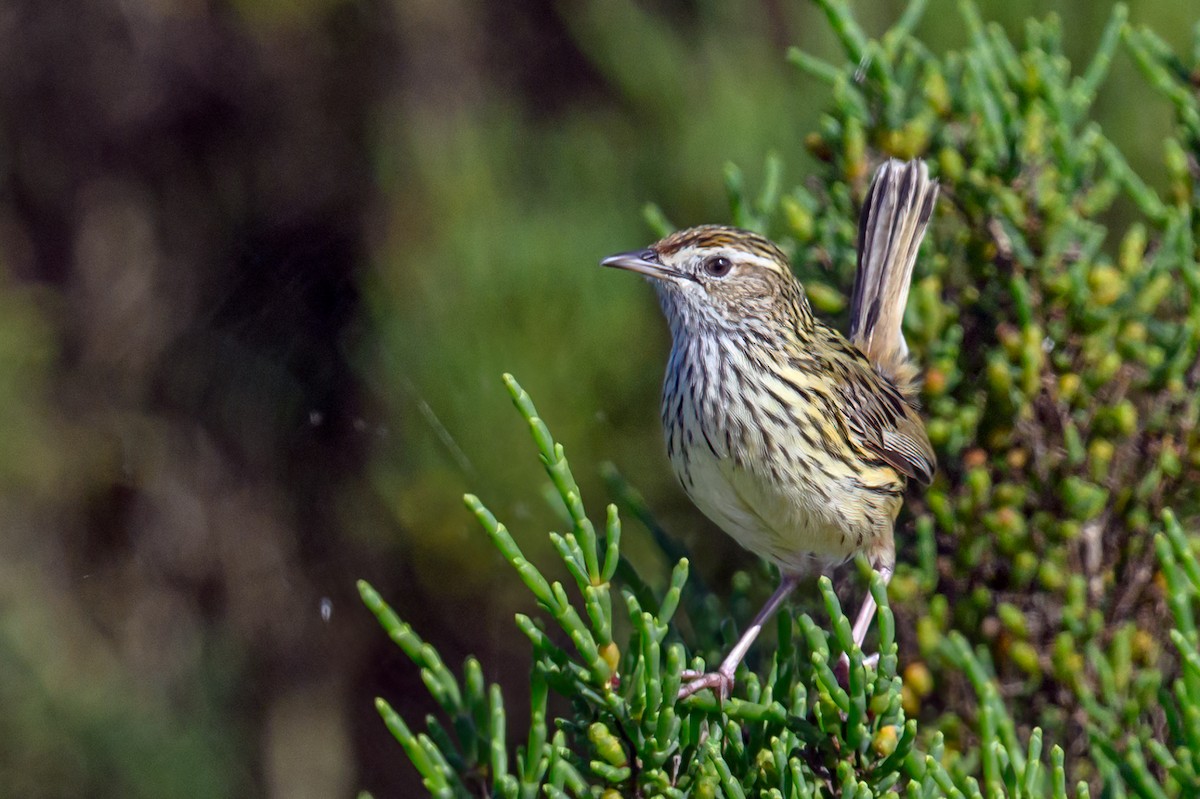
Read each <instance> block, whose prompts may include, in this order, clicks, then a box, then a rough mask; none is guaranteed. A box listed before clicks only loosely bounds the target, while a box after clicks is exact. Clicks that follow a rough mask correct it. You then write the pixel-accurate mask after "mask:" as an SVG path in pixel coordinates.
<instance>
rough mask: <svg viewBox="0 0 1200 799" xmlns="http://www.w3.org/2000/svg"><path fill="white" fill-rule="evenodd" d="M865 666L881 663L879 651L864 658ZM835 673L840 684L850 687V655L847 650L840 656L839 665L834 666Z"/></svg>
mask: <svg viewBox="0 0 1200 799" xmlns="http://www.w3.org/2000/svg"><path fill="white" fill-rule="evenodd" d="M863 665H864V666H871V667H875V666H878V665H879V653H878V652H876V653H875V654H874V655H871V656H869V657H865V658H863ZM833 674H834V676H835V677H837V681H838V685H840V686H842V687H843V688H847V689H848V688H849V687H850V656H849V655H847V654H846V653H845V652H843V653H842V656H841V657H840V658H838V662H837V665H836V666H834V667H833Z"/></svg>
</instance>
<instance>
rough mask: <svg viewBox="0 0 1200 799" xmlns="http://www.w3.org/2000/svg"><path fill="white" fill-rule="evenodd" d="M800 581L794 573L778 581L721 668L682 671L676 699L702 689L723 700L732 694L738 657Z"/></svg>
mask: <svg viewBox="0 0 1200 799" xmlns="http://www.w3.org/2000/svg"><path fill="white" fill-rule="evenodd" d="M799 582H800V577H799V576H798V575H795V574H785V575H783V577H782V578H780V580H779V587H778V588H776V589H775V593H773V594H771V598H770V599H768V600H767V602H766V604H765V605H763V606H762V610H760V611H759V612H758V615H757V616H755V617H754V621H752V622H750V626H749V627H747V628H746V631H745V632H744V633H742V637H741V638H739V639H738V642H737V644H735V645H734V647H733V649H731V650H730V651H729V654H728V655H726V656H725V659H724V660H722V661H721V665H720V666H718V667H717V670H716V671H710V672H708V673H707V674H701V673H699V672H695V671H685V672H684V673H683V679H684V680H685V681H686V684H684V685H683V686H682V687H681V688H680V689H679V699H684V698H686V697H689V696H691V695H692V694H694V693H696V692H697V691H703V690H704V689H705V688H713V689H716V691H717V698H718V699H721V700H725V699H728V698H729V695H730V694H731V693H733V675H734V674H735V673H736V672H737V667H738V664H739V663H741V662H742V658H744V657H746V653H747V652H748V651H750V646H751V645H752V644H753V643H754V639H755V638H758V634H759V633H760V632H762V628H763V625H765V624H766V623H767V621H768V620H770V618H771V616H773V615H775V611H777V610H779V606H780V605H782V604H783V600H785V599H787V597H788V594H790V593H792V591H793V590H795V588H796V586H797V585H798V584H799Z"/></svg>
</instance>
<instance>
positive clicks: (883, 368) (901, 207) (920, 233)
mask: <svg viewBox="0 0 1200 799" xmlns="http://www.w3.org/2000/svg"><path fill="white" fill-rule="evenodd" d="M937 193H938V185H937V183H936V182H935V181H932V180H930V179H929V170H928V169H927V168H926V166H925V162H924V161H909V162H908V163H904V162H901V161H896V160H891V161H888V162H887V163H885V164H883V165H882V166H880V167H879V169H878V170H877V171H876V173H875V178H874V180H873V181H872V182H871V188H870V190H869V191H868V192H867V199H866V201H865V202H864V203H863V208H862V215H861V216H860V217H859V221H858V273H857V275H856V276H855V278H854V293H853V295H852V296H851V299H850V341H852V342H853V343H854V344H855V346H857V347H858V348H859V349H860V350H862V352H863V353H864V354H865V355H866V356H867V357H868V358H869V359H870V360H871V362H872V363H873V364H875V366H876V368H878V369H879V371H880V372H882V373H883V374H885V375H887V376H889V377H891V378H892V379H893V380H895V381H896V382H897V384H898V385H899V387H900V388H901V389H907V388H909V385H907V384H910V383H911V382H912V380H913V377H914V372H913V370H912V367H910V366H909V365H908V344H906V343H905V341H904V333H903V332H902V331H901V329H900V325H901V323H902V322H903V320H904V306H905V304H906V303H907V302H908V286H909V283H910V281H911V280H912V270H913V264H914V263H916V260H917V250H919V249H920V247H921V239H922V238H923V237H924V236H925V228H926V227H928V225H929V217H930V216H931V215H932V213H933V203H934V200H936V199H937Z"/></svg>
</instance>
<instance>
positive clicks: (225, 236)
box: [0, 0, 1195, 797]
mask: <svg viewBox="0 0 1200 799" xmlns="http://www.w3.org/2000/svg"><path fill="white" fill-rule="evenodd" d="M981 5H982V12H983V16H984V18H985V19H988V20H994V21H997V22H999V23H1000V24H1002V25H1003V26H1004V27H1005V28H1006V29H1007V30H1008V31H1009V32H1010V33H1012V34H1013V35H1018V36H1019V35H1020V31H1021V30H1022V21H1023V19H1024V18H1025V17H1026V16H1028V15H1030V14H1038V15H1041V14H1044V13H1046V12H1047V5H1049V6H1052V7H1053V9H1054V11H1055V12H1056V13H1058V14H1059V15H1060V16H1062V17H1063V18H1064V20H1065V21H1066V25H1065V29H1066V31H1067V40H1066V43H1065V46H1066V49H1067V52H1068V53H1070V54H1071V55H1072V57H1073V59H1074V60H1075V61H1076V63H1077V64H1078V63H1084V62H1085V60H1086V57H1087V55H1088V54H1090V52H1091V51H1092V49H1093V48H1094V46H1095V43H1096V40H1097V38H1098V36H1099V31H1100V29H1101V28H1102V26H1103V24H1104V22H1105V20H1106V19H1107V17H1108V15H1109V11H1110V9H1109V7H1108V4H1103V3H1092V2H1090V1H1089V0H1072V1H1071V2H1060V3H1053V4H1043V3H1033V2H999V0H994V1H992V2H984V3H982V4H981ZM930 6H931V7H930V9H929V12H928V13H927V14H926V17H925V19H924V21H923V22H922V24H921V26H920V27H919V28H918V35H919V36H921V37H922V38H923V39H924V40H925V41H926V42H927V43H928V44H929V46H930V47H931V48H933V49H935V50H939V51H940V50H945V49H948V48H953V47H955V46H958V45H960V44H962V43H963V42H964V41H965V36H966V34H965V32H964V31H963V26H962V23H961V18H960V17H959V16H958V14H957V13H956V12H955V10H954V4H952V3H950V2H949V1H948V0H933V2H931V3H930ZM1131 7H1132V8H1131V18H1132V20H1133V22H1134V23H1135V24H1148V25H1150V26H1151V27H1153V28H1154V29H1155V30H1156V31H1158V32H1159V33H1160V34H1161V35H1162V36H1164V37H1165V38H1167V39H1168V41H1171V42H1172V43H1173V44H1174V45H1176V46H1177V47H1180V48H1182V46H1183V41H1184V38H1185V36H1186V35H1187V32H1188V30H1189V29H1190V28H1191V26H1192V24H1193V22H1194V18H1195V9H1194V7H1193V6H1192V4H1191V3H1188V2H1183V1H1182V0H1180V2H1176V3H1161V2H1149V0H1142V1H1141V2H1134V3H1131ZM855 10H856V14H857V15H858V17H859V19H860V20H861V21H862V22H863V24H864V27H866V29H867V31H868V33H869V34H872V35H877V34H878V33H880V32H881V31H883V30H884V29H886V27H887V26H888V24H890V23H891V22H893V21H894V20H895V18H896V17H897V16H898V15H899V14H900V13H901V11H902V10H903V4H901V3H898V2H886V3H875V2H872V3H867V2H861V3H857V4H856V5H855ZM790 45H799V46H801V47H803V48H805V49H807V50H809V51H811V52H814V53H816V54H818V55H823V56H828V57H832V58H840V56H839V55H838V49H837V46H836V43H835V40H834V37H833V34H832V32H831V31H830V30H829V27H828V25H827V23H826V22H825V20H824V17H823V15H822V14H821V12H820V9H819V8H818V7H817V6H815V5H811V4H808V3H804V2H776V1H774V0H760V1H759V2H736V3H718V2H704V1H699V2H665V1H661V2H637V3H634V2H626V1H625V0H603V1H602V0H591V1H590V2H577V1H575V0H564V1H563V2H552V0H530V1H529V2H517V1H515V0H509V1H508V2H488V1H487V0H449V1H448V2H432V1H431V0H408V1H407V2H405V0H397V1H396V2H387V1H386V0H296V1H295V2H282V0H229V1H228V2H200V1H199V0H124V1H123V2H101V1H98V0H75V2H61V1H60V0H7V2H6V3H4V4H3V6H0V419H2V421H0V442H2V443H0V447H2V457H0V794H2V795H6V796H10V795H11V796H24V797H42V796H45V797H57V796H117V795H120V796H154V797H161V796H195V797H207V796H214V797H218V796H258V795H270V796H287V797H310V796H311V797H337V796H350V795H353V793H354V792H355V791H356V790H358V789H361V788H365V789H369V790H371V791H373V792H374V793H375V794H376V795H377V796H380V797H385V796H407V795H412V794H413V793H414V792H416V791H417V790H418V783H417V782H416V779H415V772H413V770H412V769H411V767H410V766H409V765H408V763H407V761H406V760H405V758H404V757H403V755H402V752H401V750H400V748H399V746H398V745H397V744H396V743H395V742H394V741H393V740H392V739H391V738H390V736H389V735H388V734H387V732H386V730H385V729H384V727H383V725H382V723H381V722H380V721H379V719H378V717H377V715H376V714H375V711H374V709H373V706H372V703H371V699H372V697H373V696H376V695H383V696H386V697H388V698H389V700H391V701H392V702H393V703H394V704H395V705H397V707H398V708H399V709H401V711H402V712H405V713H406V715H408V716H409V717H410V718H413V719H419V718H420V717H421V716H422V715H423V713H424V712H425V711H427V710H429V709H431V707H432V705H431V703H430V702H429V701H428V699H427V698H426V696H425V693H424V689H423V687H422V685H421V682H420V679H419V677H418V676H417V674H416V673H415V669H414V668H413V667H412V666H411V664H409V663H408V662H407V661H406V660H404V659H403V658H402V657H401V656H400V655H399V653H398V652H397V650H395V649H394V647H392V645H391V644H390V643H388V641H387V640H386V637H385V635H384V634H383V632H382V631H381V630H380V629H379V628H378V626H377V625H376V624H375V622H374V620H373V619H372V618H371V617H370V615H369V614H368V613H367V612H366V610H365V609H364V608H363V607H362V606H361V604H360V603H359V601H358V599H357V594H356V592H355V588H354V581H355V579H356V578H360V577H362V578H366V579H368V580H370V581H371V582H372V583H373V584H374V585H375V586H376V587H377V588H378V589H379V590H380V592H381V593H382V594H383V595H384V596H385V597H386V598H387V599H388V600H389V601H390V602H392V603H393V605H394V606H395V607H396V609H397V610H398V612H400V613H401V615H402V616H403V617H404V618H405V619H406V620H407V621H409V622H411V623H412V624H413V625H414V627H415V628H416V629H417V630H418V631H419V632H420V633H421V634H422V635H423V636H425V637H426V638H427V640H429V641H431V642H433V643H435V644H437V645H438V646H439V648H440V649H441V650H442V652H443V654H444V655H445V656H446V658H447V660H448V661H450V662H451V664H452V665H455V666H457V665H458V663H459V662H461V659H462V657H463V656H464V655H465V654H466V653H468V652H473V653H475V654H477V655H478V656H479V657H480V658H481V660H482V662H483V664H484V667H485V670H486V672H487V674H488V676H489V678H491V679H496V680H499V681H500V682H501V683H503V684H504V685H505V686H506V689H507V692H508V696H509V699H510V703H511V706H513V707H517V706H520V705H521V704H523V700H522V697H523V688H522V684H523V683H524V682H525V676H526V667H527V654H526V651H527V650H526V646H525V644H524V643H523V641H522V639H521V638H520V637H519V635H518V634H517V633H516V632H515V629H514V628H513V627H512V625H511V618H512V613H513V612H514V611H515V610H517V609H523V610H526V611H528V610H530V605H531V603H530V602H529V600H528V598H527V597H526V595H525V594H524V592H523V591H522V590H520V586H519V583H517V581H515V580H514V579H512V576H511V575H510V574H509V573H508V572H507V567H506V566H505V565H504V564H503V563H502V562H501V561H500V560H499V558H498V557H497V556H496V555H495V554H494V553H493V551H492V549H491V547H490V545H489V544H488V543H487V541H486V538H485V536H484V535H483V534H482V533H481V532H480V531H479V530H478V529H476V528H475V526H474V522H473V520H472V519H471V517H470V516H469V515H468V514H467V513H466V511H465V510H464V509H463V508H462V505H461V500H460V498H461V495H462V494H463V492H464V491H467V490H470V491H474V492H476V493H478V494H480V496H481V497H482V498H483V500H484V501H485V502H487V503H488V504H489V505H490V507H492V508H493V510H495V511H496V512H497V514H498V515H499V516H501V518H502V519H503V520H504V521H506V522H507V523H508V524H509V526H510V527H511V528H512V529H513V531H514V533H515V535H516V536H517V538H518V540H519V541H520V542H521V544H522V546H524V547H525V548H526V550H527V552H528V553H530V554H531V555H532V556H533V557H534V558H535V559H541V558H543V557H544V556H545V555H546V554H547V553H548V549H549V544H548V542H547V540H546V537H545V535H544V533H545V531H546V530H548V529H551V528H553V527H555V526H557V525H558V520H557V519H556V517H555V515H554V513H553V511H552V510H551V509H550V508H549V506H548V505H547V503H546V502H545V501H544V500H543V494H542V493H541V491H540V490H539V486H541V485H542V483H543V477H542V476H541V474H540V472H539V469H538V463H537V461H536V457H535V455H534V451H533V448H532V445H531V444H530V442H529V441H528V436H527V432H526V430H525V429H524V428H523V425H522V424H521V423H520V420H519V419H518V417H517V416H516V414H515V413H514V412H513V411H512V409H511V407H510V405H509V402H508V399H507V396H506V394H505V392H504V390H503V387H502V386H501V383H500V380H499V378H500V374H501V373H502V372H505V371H511V372H513V373H514V374H516V375H517V376H518V378H519V379H520V380H521V381H522V383H523V384H524V385H525V387H526V388H527V389H528V390H529V391H530V393H531V394H532V395H533V397H534V399H535V400H536V401H537V403H538V406H539V408H540V410H541V411H542V413H543V414H544V415H545V417H546V418H547V420H548V422H549V423H550V425H551V427H552V429H553V430H554V432H555V434H556V435H557V437H558V438H559V439H560V440H561V441H563V442H565V444H566V445H567V446H568V452H569V454H570V456H571V459H572V462H573V463H574V465H575V469H576V474H577V476H578V477H579V479H580V480H581V483H582V485H583V489H584V492H585V498H586V499H587V501H588V504H589V506H590V507H591V508H592V509H593V510H599V509H600V508H601V507H602V505H603V503H604V502H606V501H607V499H608V497H607V496H606V493H605V489H604V486H603V484H602V482H601V481H600V479H599V477H598V472H597V468H596V467H597V465H598V464H600V463H602V462H605V461H611V462H613V463H615V464H616V465H617V467H618V468H619V469H620V471H621V472H622V473H623V474H624V475H625V476H626V477H627V478H628V479H629V480H630V481H631V482H632V483H633V484H634V485H636V486H637V487H638V488H639V489H640V490H641V491H642V492H643V493H644V494H645V496H646V498H647V500H648V502H649V504H650V506H651V507H652V508H654V510H655V512H656V513H657V514H658V516H659V518H660V519H661V520H662V521H663V522H664V524H665V525H666V526H667V528H668V529H669V530H670V531H671V532H672V533H673V534H675V535H677V536H679V537H680V538H681V539H683V540H685V541H687V542H689V543H690V544H691V545H692V546H693V547H695V548H697V549H699V550H700V551H701V552H702V553H703V555H702V557H700V558H698V561H699V562H698V563H697V564H696V565H697V567H698V568H699V569H700V570H701V571H702V572H703V573H705V574H706V576H707V577H708V578H709V579H710V580H712V581H713V582H714V583H715V584H716V585H717V586H718V588H719V587H720V586H721V585H722V584H723V582H722V581H726V580H727V579H728V577H729V574H730V573H731V571H732V569H734V568H736V567H744V566H747V565H749V564H750V563H751V561H750V560H749V558H748V556H746V555H743V554H740V553H737V552H735V549H736V548H735V547H734V545H733V544H732V543H730V542H729V541H727V540H726V539H725V537H724V536H722V535H720V534H719V533H718V532H716V530H715V528H713V527H711V525H709V524H708V523H707V522H705V521H704V520H703V519H702V518H701V517H700V516H699V515H698V514H697V513H696V512H695V511H694V510H693V509H692V508H691V507H690V506H689V505H688V503H687V501H686V500H685V498H684V497H683V495H682V494H681V492H679V491H678V490H677V489H676V487H675V486H674V483H673V481H672V479H671V477H670V475H669V471H668V469H667V466H666V461H665V457H664V455H663V454H662V453H661V443H660V433H659V429H658V415H657V413H658V412H657V402H658V399H657V397H658V388H659V383H660V379H661V374H662V368H663V364H664V361H665V353H666V347H667V343H668V342H667V334H666V331H665V328H664V325H663V324H662V322H661V320H660V318H659V314H658V310H657V308H656V306H655V303H654V300H653V297H652V293H651V291H650V290H649V289H648V288H647V287H645V286H644V285H642V284H641V283H640V282H639V281H636V280H633V279H632V278H630V277H629V276H628V275H621V274H616V273H612V272H607V271H602V270H600V269H599V268H598V267H597V266H596V262H597V260H598V259H599V258H600V257H601V256H603V255H606V254H609V253H611V252H614V251H617V250H621V249H628V248H632V247H636V246H640V245H642V244H645V243H647V242H648V241H649V240H650V238H651V235H652V234H651V233H650V232H649V230H648V228H647V227H646V225H645V224H644V222H643V221H642V208H643V206H644V205H645V204H646V203H647V202H648V201H653V202H656V203H658V204H659V205H660V206H661V208H662V209H663V210H664V211H665V213H666V215H667V217H668V218H669V219H670V220H671V221H672V222H674V223H676V224H681V225H682V224H694V223H699V222H702V221H723V220H727V219H728V211H727V208H726V205H725V198H724V188H723V184H722V177H721V176H722V167H723V164H724V163H726V162H729V161H732V162H735V163H737V164H739V165H741V166H742V167H743V168H744V169H745V171H746V173H747V177H748V180H749V181H750V183H751V185H754V183H755V182H756V181H757V180H758V179H759V177H760V176H761V173H762V165H763V162H764V158H765V156H766V154H767V153H768V152H775V153H778V154H779V155H780V156H782V158H783V160H784V163H785V164H786V171H785V181H787V182H789V183H795V182H798V181H801V180H802V179H803V177H804V175H805V173H806V171H807V170H809V169H810V168H811V166H812V162H811V161H810V157H809V156H808V155H807V154H806V153H805V151H804V149H803V145H802V140H803V137H804V135H805V134H806V133H807V132H809V131H810V130H812V129H813V127H814V125H815V121H816V119H817V117H818V115H819V113H820V112H821V110H822V108H823V107H824V106H825V105H826V103H827V101H828V97H827V94H826V90H825V88H824V87H823V86H820V85H818V84H816V83H815V82H814V81H812V80H810V79H806V78H804V77H803V76H801V75H800V74H799V73H797V72H795V71H794V70H793V69H791V68H790V67H789V66H788V65H787V64H786V62H785V60H784V55H785V52H786V49H787V47H788V46H790ZM1144 92H1145V89H1144V83H1142V82H1141V79H1140V78H1138V77H1137V76H1136V75H1135V71H1134V69H1133V67H1132V65H1131V64H1130V63H1129V61H1128V58H1127V57H1126V56H1125V55H1124V54H1123V53H1122V54H1120V55H1119V56H1118V63H1117V64H1116V65H1115V67H1114V70H1113V74H1112V77H1111V78H1110V79H1109V80H1108V81H1107V82H1106V84H1105V86H1104V88H1103V90H1102V94H1101V98H1100V102H1099V105H1098V114H1099V118H1100V121H1101V124H1102V125H1103V126H1104V127H1105V129H1106V131H1107V133H1108V134H1109V136H1110V137H1111V138H1113V139H1114V140H1115V141H1116V142H1117V143H1118V145H1120V146H1121V147H1122V149H1123V150H1124V151H1125V153H1126V154H1127V156H1128V157H1129V159H1130V161H1131V162H1132V163H1133V165H1134V167H1135V168H1136V169H1137V170H1139V171H1140V172H1141V173H1142V174H1143V175H1144V176H1146V177H1147V179H1148V180H1149V181H1150V182H1151V183H1158V182H1161V174H1162V171H1163V170H1162V167H1161V154H1160V153H1161V141H1160V139H1161V134H1160V131H1165V130H1166V129H1167V126H1168V118H1167V116H1166V115H1167V114H1168V113H1169V111H1168V109H1167V108H1166V107H1165V104H1162V106H1161V107H1157V106H1156V107H1155V108H1153V109H1145V108H1143V107H1142V106H1141V104H1140V96H1141V95H1142V94H1143V93H1144ZM1156 115H1158V116H1156ZM802 277H803V276H802ZM626 541H627V549H628V550H629V551H630V552H631V553H632V554H633V556H634V558H635V560H639V562H640V565H641V567H642V570H643V572H645V573H646V575H647V576H648V577H649V578H650V579H652V580H655V579H657V580H660V581H661V579H662V577H663V575H665V571H666V570H665V568H663V564H662V563H661V562H659V561H658V560H656V557H657V556H655V555H654V554H653V552H654V549H653V547H652V546H650V545H649V543H648V540H647V536H646V534H645V533H644V531H642V530H640V529H638V528H636V527H635V526H634V525H629V527H628V532H627V536H626ZM726 556H728V557H726ZM513 726H516V727H519V726H520V725H519V720H517V721H515V722H514V723H513Z"/></svg>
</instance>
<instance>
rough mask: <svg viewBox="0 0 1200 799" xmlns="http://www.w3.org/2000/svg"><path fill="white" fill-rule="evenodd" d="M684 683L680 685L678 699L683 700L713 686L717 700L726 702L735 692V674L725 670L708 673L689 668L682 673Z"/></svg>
mask: <svg viewBox="0 0 1200 799" xmlns="http://www.w3.org/2000/svg"><path fill="white" fill-rule="evenodd" d="M681 676H682V677H683V679H684V684H683V685H681V686H680V687H679V695H678V697H677V700H679V701H682V700H684V699H687V698H688V697H689V696H691V695H692V694H695V693H699V692H700V691H703V690H704V689H705V688H712V689H713V691H714V693H716V695H717V700H718V701H720V702H724V701H725V700H726V699H728V698H729V697H730V695H731V694H732V693H733V675H732V674H726V673H725V672H723V671H710V672H708V673H707V674H705V673H703V672H699V671H694V670H692V669H688V670H687V671H684V672H683V674H682V675H681Z"/></svg>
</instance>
